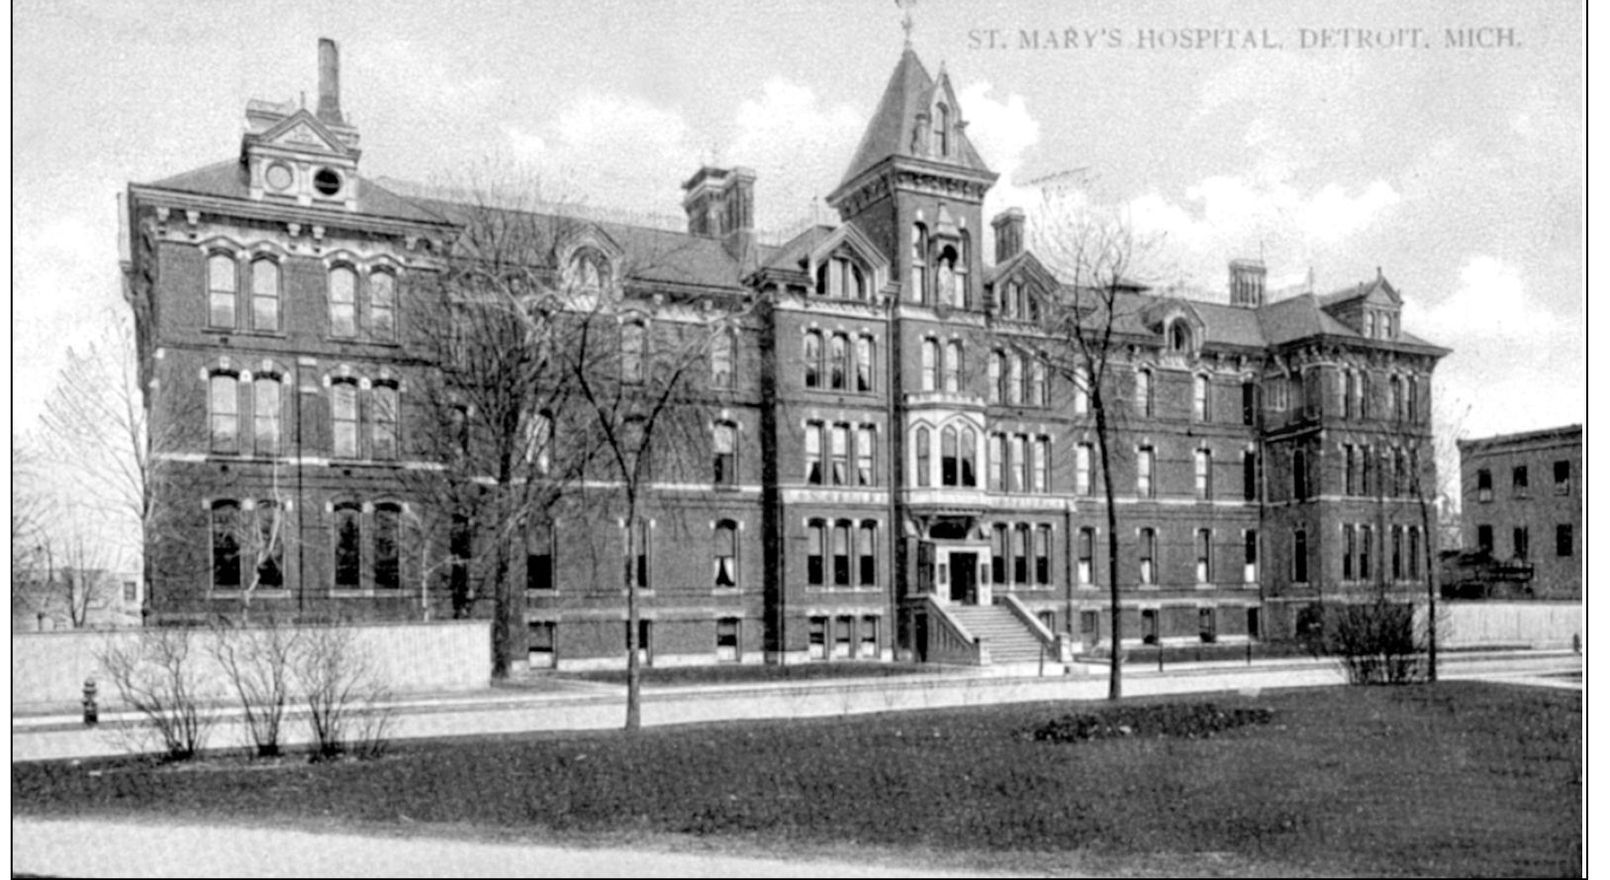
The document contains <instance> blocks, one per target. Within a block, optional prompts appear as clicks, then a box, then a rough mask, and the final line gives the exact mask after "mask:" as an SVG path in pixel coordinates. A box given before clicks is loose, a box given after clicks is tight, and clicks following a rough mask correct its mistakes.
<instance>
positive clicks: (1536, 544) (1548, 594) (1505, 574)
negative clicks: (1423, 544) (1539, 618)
mask: <svg viewBox="0 0 1610 880" xmlns="http://www.w3.org/2000/svg"><path fill="white" fill-rule="evenodd" d="M1459 485H1460V494H1461V501H1462V507H1461V510H1462V514H1463V520H1464V534H1463V536H1462V537H1463V543H1464V548H1463V549H1464V553H1463V554H1461V557H1460V560H1461V563H1462V564H1461V565H1459V566H1458V567H1457V568H1456V569H1455V576H1456V577H1457V578H1458V581H1457V582H1456V583H1464V584H1465V585H1466V587H1467V589H1466V594H1469V595H1473V596H1474V595H1478V594H1479V595H1483V596H1493V595H1497V596H1506V597H1510V596H1530V597H1534V598H1538V599H1581V598H1582V569H1583V556H1584V552H1585V546H1586V545H1585V544H1584V543H1583V537H1584V535H1583V534H1582V508H1583V498H1584V497H1585V496H1584V494H1583V486H1582V426H1581V425H1567V426H1566V427H1563V428H1550V429H1548V430H1544V431H1528V432H1526V433H1521V434H1500V435H1498V436H1495V437H1483V438H1480V439H1476V440H1461V441H1459ZM1478 591H1479V592H1478Z"/></svg>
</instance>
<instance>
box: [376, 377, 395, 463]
mask: <svg viewBox="0 0 1610 880" xmlns="http://www.w3.org/2000/svg"><path fill="white" fill-rule="evenodd" d="M370 399H371V400H372V401H373V402H374V412H373V413H371V426H372V432H371V433H372V436H371V437H370V443H371V444H372V446H371V448H372V450H373V453H374V457H375V458H379V459H388V460H389V459H393V458H396V457H397V386H395V385H376V386H375V387H374V391H373V392H372V394H371V396H370Z"/></svg>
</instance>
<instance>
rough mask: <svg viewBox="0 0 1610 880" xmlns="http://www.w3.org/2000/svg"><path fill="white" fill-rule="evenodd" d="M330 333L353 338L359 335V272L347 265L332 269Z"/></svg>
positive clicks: (344, 337) (343, 337) (330, 282)
mask: <svg viewBox="0 0 1610 880" xmlns="http://www.w3.org/2000/svg"><path fill="white" fill-rule="evenodd" d="M329 285H330V291H329V295H330V335H331V336H335V337H338V338H341V339H351V338H352V337H354V336H357V335H358V273H356V272H354V271H352V269H350V268H348V267H347V266H336V267H335V268H334V269H331V270H330V278H329Z"/></svg>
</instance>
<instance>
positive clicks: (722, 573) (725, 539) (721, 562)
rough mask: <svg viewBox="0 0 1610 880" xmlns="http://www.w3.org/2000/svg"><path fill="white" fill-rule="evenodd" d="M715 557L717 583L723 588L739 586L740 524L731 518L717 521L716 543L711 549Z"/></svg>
mask: <svg viewBox="0 0 1610 880" xmlns="http://www.w3.org/2000/svg"><path fill="white" fill-rule="evenodd" d="M711 555H712V556H713V557H714V559H715V585H716V586H717V587H722V588H731V587H736V586H738V524H737V523H735V522H733V521H732V520H730V519H724V520H721V521H720V522H718V523H716V531H715V544H714V546H713V547H712V549H711Z"/></svg>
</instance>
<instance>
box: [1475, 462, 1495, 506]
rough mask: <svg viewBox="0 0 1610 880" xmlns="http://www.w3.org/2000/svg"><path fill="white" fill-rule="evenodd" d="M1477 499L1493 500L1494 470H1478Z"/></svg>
mask: <svg viewBox="0 0 1610 880" xmlns="http://www.w3.org/2000/svg"><path fill="white" fill-rule="evenodd" d="M1476 500H1477V501H1491V500H1493V472H1492V471H1490V470H1488V469H1486V468H1482V469H1480V470H1478V471H1476Z"/></svg>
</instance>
